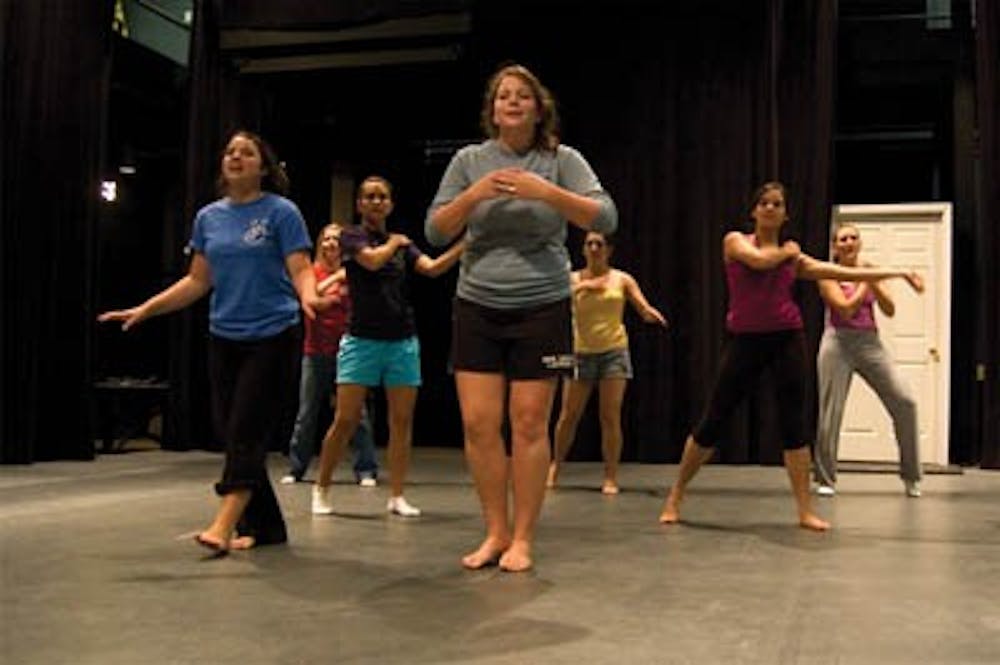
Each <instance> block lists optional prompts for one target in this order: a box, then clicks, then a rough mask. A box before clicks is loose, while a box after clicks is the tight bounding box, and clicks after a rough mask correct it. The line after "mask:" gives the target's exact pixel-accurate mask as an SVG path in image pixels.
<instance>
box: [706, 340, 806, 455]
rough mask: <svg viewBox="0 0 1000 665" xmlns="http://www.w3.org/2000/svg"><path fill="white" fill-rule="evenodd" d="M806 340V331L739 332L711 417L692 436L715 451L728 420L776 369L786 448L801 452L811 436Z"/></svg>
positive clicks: (726, 354)
mask: <svg viewBox="0 0 1000 665" xmlns="http://www.w3.org/2000/svg"><path fill="white" fill-rule="evenodd" d="M807 367H808V363H807V362H806V339H805V334H804V333H803V332H802V331H801V330H779V331H775V332H765V333H738V334H733V335H731V336H730V338H729V340H728V342H727V343H726V348H725V350H724V351H723V353H722V364H721V366H720V367H719V374H718V377H717V378H716V382H715V387H714V388H713V389H712V396H711V398H710V399H709V401H708V406H707V407H706V409H705V414H704V415H703V416H702V419H701V422H700V423H699V424H698V426H697V427H696V428H695V430H694V432H693V433H692V436H694V440H695V442H696V443H697V444H698V445H700V446H702V447H705V448H712V447H715V446H716V445H717V444H718V442H719V438H720V436H721V435H722V433H723V431H724V429H723V428H724V427H725V425H726V422H727V420H728V419H729V417H730V416H731V415H732V413H733V411H735V410H736V408H737V407H738V406H739V405H740V403H742V402H743V400H744V398H745V397H746V396H747V394H748V393H749V391H750V390H752V389H753V388H754V387H755V386H756V385H757V378H758V377H759V376H760V374H761V373H763V372H764V371H765V370H767V369H770V370H771V372H772V374H773V377H774V386H775V392H776V393H777V394H776V397H777V399H778V408H779V416H778V420H779V427H780V430H781V445H782V447H783V448H784V449H785V450H795V449H798V448H802V447H803V446H806V445H808V441H807V439H806V437H807V436H808V435H807V434H806V431H805V398H806V387H807V385H806V384H807V381H806V378H807V371H808V370H807Z"/></svg>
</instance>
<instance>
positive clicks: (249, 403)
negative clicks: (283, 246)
mask: <svg viewBox="0 0 1000 665" xmlns="http://www.w3.org/2000/svg"><path fill="white" fill-rule="evenodd" d="M301 348H302V341H301V332H300V329H299V327H298V326H294V327H292V328H288V329H286V330H285V331H283V332H281V333H280V334H278V335H275V336H274V337H268V338H265V339H259V340H250V341H235V340H229V339H224V338H222V337H217V336H214V335H213V336H212V337H211V339H210V342H209V347H208V370H209V380H210V381H211V386H212V416H213V421H214V424H215V430H216V434H217V436H218V437H219V438H220V439H221V440H222V441H223V443H224V444H225V451H226V461H225V466H224V467H223V470H222V480H220V481H219V482H218V483H216V485H215V491H216V493H218V494H219V495H220V496H222V495H225V494H229V493H230V492H233V491H236V490H250V492H251V495H250V503H249V504H247V507H246V510H245V511H244V512H243V515H242V517H241V518H240V521H239V524H237V527H236V531H237V533H238V534H239V535H241V536H253V537H254V538H255V539H256V540H257V542H258V544H261V545H266V544H270V543H283V542H285V541H286V540H287V539H288V536H287V533H286V531H285V520H284V518H283V517H282V515H281V507H280V506H279V505H278V499H277V497H276V496H275V495H274V488H272V487H271V481H270V479H269V478H268V475H267V465H266V461H267V450H268V443H269V442H270V441H271V438H272V437H273V436H274V435H275V428H276V427H277V426H279V425H280V424H281V423H282V422H283V421H284V420H285V419H284V418H283V417H282V416H283V415H284V410H285V407H286V404H287V400H288V399H289V396H290V395H294V394H295V385H294V384H295V371H296V366H297V363H298V361H299V354H300V352H301Z"/></svg>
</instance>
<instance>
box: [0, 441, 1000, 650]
mask: <svg viewBox="0 0 1000 665" xmlns="http://www.w3.org/2000/svg"><path fill="white" fill-rule="evenodd" d="M271 463H272V466H271V468H272V473H273V478H275V479H277V477H279V476H280V474H281V473H282V471H283V470H284V464H283V460H282V459H281V458H280V457H278V456H275V457H274V458H273V459H272V460H271ZM219 468H220V458H219V457H218V456H216V455H213V454H209V453H204V452H189V453H175V452H174V453H172V452H162V451H158V450H154V451H144V452H130V453H126V454H122V455H111V456H102V457H100V458H98V459H97V460H96V461H95V462H90V463H70V462H57V463H45V464H36V465H33V466H29V467H0V539H2V540H0V555H2V557H0V565H2V577H0V585H2V586H0V594H2V617H0V662H3V663H5V664H8V663H9V664H11V665H14V664H20V663H45V664H46V665H51V664H57V663H76V664H83V663H94V664H100V665H116V664H119V663H121V664H128V665H135V664H138V663H155V664H157V665H161V664H167V663H183V664H187V663H221V664H228V663H253V664H255V663H275V664H289V665H292V664H299V663H302V664H309V665H312V664H316V663H338V664H340V663H390V664H393V663H484V664H485V663H496V664H500V663H546V664H550V663H616V664H622V663H722V664H725V665H731V664H736V663H768V664H771V663H831V664H832V663H838V664H865V663H879V664H892V663H905V664H907V665H911V664H914V663H948V664H957V663H997V662H1000V602H998V601H997V598H996V596H995V595H994V594H995V593H996V591H995V589H996V580H997V579H998V578H1000V518H998V516H997V506H998V503H1000V473H996V472H985V471H978V470H972V471H966V473H965V474H963V475H933V476H928V477H927V478H926V480H925V482H924V490H925V494H924V497H923V498H921V499H916V500H914V499H907V498H906V497H905V496H904V495H903V492H902V485H901V483H900V482H899V480H898V479H897V478H895V477H893V476H891V475H883V474H848V475H845V476H843V478H842V480H841V490H842V491H841V494H840V495H839V496H837V497H836V498H834V499H824V500H822V501H821V502H820V504H819V506H820V508H819V510H820V512H821V514H823V515H824V516H826V517H828V518H830V519H832V520H833V522H834V525H835V530H834V531H832V532H831V533H828V534H815V533H808V532H805V531H803V530H801V529H798V528H797V527H795V526H794V511H793V508H792V500H791V497H790V495H789V492H788V489H787V481H786V478H785V476H784V471H783V470H782V469H781V468H770V467H768V468H760V467H725V466H712V467H708V468H706V469H705V471H704V472H703V473H702V474H701V475H700V476H699V477H698V479H697V480H696V481H695V483H694V485H693V486H692V490H691V493H690V495H689V497H688V501H687V503H686V505H685V508H686V512H685V518H686V523H685V524H682V525H677V526H672V527H662V526H660V525H659V524H657V522H656V517H657V515H658V511H659V508H660V504H661V502H662V499H663V490H664V486H665V484H666V481H667V480H669V479H671V478H673V474H674V472H675V468H674V467H673V466H669V467H667V466H654V465H626V466H625V468H624V469H623V473H622V477H621V480H622V484H623V486H624V488H625V491H624V492H623V493H622V494H621V495H620V496H618V497H615V498H607V497H603V496H602V495H601V494H600V493H598V492H597V491H596V489H595V488H596V486H597V484H598V481H599V466H598V465H597V464H579V463H578V464H570V465H569V466H568V467H567V468H566V471H565V472H564V475H563V479H564V487H563V489H560V490H559V491H557V492H554V493H551V494H550V495H549V496H548V498H547V499H546V505H545V509H544V513H543V517H542V522H541V526H540V530H539V533H538V541H537V553H536V570H535V571H534V572H532V573H529V574H524V575H514V574H505V573H500V572H498V571H497V570H496V569H491V570H486V571H477V572H467V571H463V570H462V569H461V568H460V567H459V565H458V557H459V555H460V554H461V553H463V552H464V551H465V550H466V549H467V548H470V547H471V546H473V545H475V544H476V543H477V542H478V539H479V538H480V535H481V525H480V519H479V512H478V503H477V501H476V499H475V496H474V491H473V489H472V487H471V485H470V484H469V481H468V476H467V474H466V472H465V469H464V464H463V461H462V458H461V453H460V451H455V450H440V449H428V448H418V449H417V450H416V451H415V460H414V469H413V472H412V475H411V479H412V481H413V482H412V486H411V488H410V489H409V490H408V497H409V498H410V499H411V500H412V501H413V502H414V503H416V504H418V505H419V506H421V507H422V508H423V509H424V510H425V516H424V517H422V518H419V519H417V520H412V521H406V520H403V519H401V518H389V517H387V516H386V515H385V514H384V512H383V510H384V505H385V489H384V488H379V489H375V490H362V489H359V488H357V487H356V486H354V485H353V484H350V483H348V482H347V477H346V475H343V476H342V477H341V479H342V481H343V482H342V483H340V484H338V486H337V487H336V488H335V497H336V502H337V506H338V513H337V514H336V515H334V516H332V517H323V518H313V517H312V516H311V515H310V514H309V513H308V499H309V488H310V486H309V485H305V484H301V485H296V486H277V491H278V492H279V497H280V499H281V501H282V503H283V506H284V508H285V511H286V515H287V518H288V522H289V527H290V534H291V538H292V541H291V543H290V544H289V545H288V546H279V547H271V548H262V549H260V550H258V551H254V552H249V553H240V554H234V555H232V556H230V557H228V558H225V559H221V560H214V561H206V560H201V559H200V557H201V553H200V551H199V550H198V549H196V547H195V546H194V545H192V544H191V542H190V534H191V533H192V532H193V531H194V530H196V529H198V528H199V527H202V526H204V525H206V524H207V523H208V520H209V518H210V517H211V515H212V512H213V510H214V507H215V505H216V502H215V498H214V496H213V495H212V494H211V486H210V483H211V482H212V481H213V480H214V478H215V476H216V474H217V472H218V470H219Z"/></svg>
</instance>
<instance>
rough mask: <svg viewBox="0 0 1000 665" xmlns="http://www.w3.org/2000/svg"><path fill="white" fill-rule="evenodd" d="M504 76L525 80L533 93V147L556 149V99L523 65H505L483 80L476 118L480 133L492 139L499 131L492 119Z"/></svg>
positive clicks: (557, 125) (557, 131) (557, 122)
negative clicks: (535, 114) (535, 107)
mask: <svg viewBox="0 0 1000 665" xmlns="http://www.w3.org/2000/svg"><path fill="white" fill-rule="evenodd" d="M507 76H516V77H518V78H519V79H521V80H522V81H524V82H525V83H527V84H528V87H530V88H531V92H532V94H533V95H534V96H535V102H536V104H537V105H538V125H537V126H536V127H535V138H534V141H532V147H533V148H537V149H539V150H555V149H556V147H557V146H558V145H559V112H558V111H557V110H556V101H555V98H554V97H553V96H552V93H551V92H549V89H548V88H546V87H545V86H544V85H542V82H541V81H539V80H538V77H537V76H535V75H534V74H532V73H531V71H530V70H529V69H528V68H527V67H525V66H524V65H518V64H508V65H504V66H502V67H500V69H498V70H497V71H496V73H495V74H493V76H491V77H490V79H489V81H487V82H486V90H485V92H484V93H483V109H482V112H481V114H480V119H479V121H480V124H481V125H482V128H483V132H484V133H485V134H486V136H488V137H490V138H491V139H495V138H496V137H497V136H498V135H499V134H500V130H499V129H498V128H497V126H496V123H494V122H493V103H494V102H495V101H496V97H497V89H498V88H499V87H500V82H501V81H503V80H504V78H505V77H507Z"/></svg>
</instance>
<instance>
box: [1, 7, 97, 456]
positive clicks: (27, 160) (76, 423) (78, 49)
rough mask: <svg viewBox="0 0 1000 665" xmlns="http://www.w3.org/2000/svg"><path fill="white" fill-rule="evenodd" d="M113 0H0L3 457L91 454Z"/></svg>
mask: <svg viewBox="0 0 1000 665" xmlns="http://www.w3.org/2000/svg"><path fill="white" fill-rule="evenodd" d="M111 9H112V3H111V2H109V1H101V2H97V1H94V2H78V1H77V0H52V1H50V2H34V1H32V0H14V1H13V2H4V3H2V21H0V38H2V43H3V73H2V74H0V77H2V90H3V122H2V123H0V145H2V151H3V167H2V168H3V172H2V175H0V187H2V194H0V200H2V203H0V205H2V210H3V221H2V224H0V226H2V230H0V244H2V256H3V267H2V269H0V275H2V277H0V279H2V282H3V284H2V287H3V294H4V298H3V323H2V348H3V361H2V363H3V365H2V366H3V406H2V410H0V424H2V428H0V430H2V436H3V442H2V446H0V461H2V462H4V463H27V462H32V461H36V460H48V459H66V458H70V459H88V458H91V457H93V445H92V442H91V440H90V425H89V403H90V400H89V396H90V376H89V371H90V370H89V359H90V353H91V340H92V335H93V327H94V325H95V324H94V312H93V311H92V305H91V290H92V283H93V280H92V276H91V270H92V256H93V253H94V241H95V228H96V220H97V214H98V205H99V203H98V200H99V199H98V193H99V182H100V168H99V165H100V147H101V125H102V112H103V111H102V110H103V108H104V100H105V99H106V95H107V90H106V86H107V81H108V72H109V68H108V64H109V47H110V35H111Z"/></svg>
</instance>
